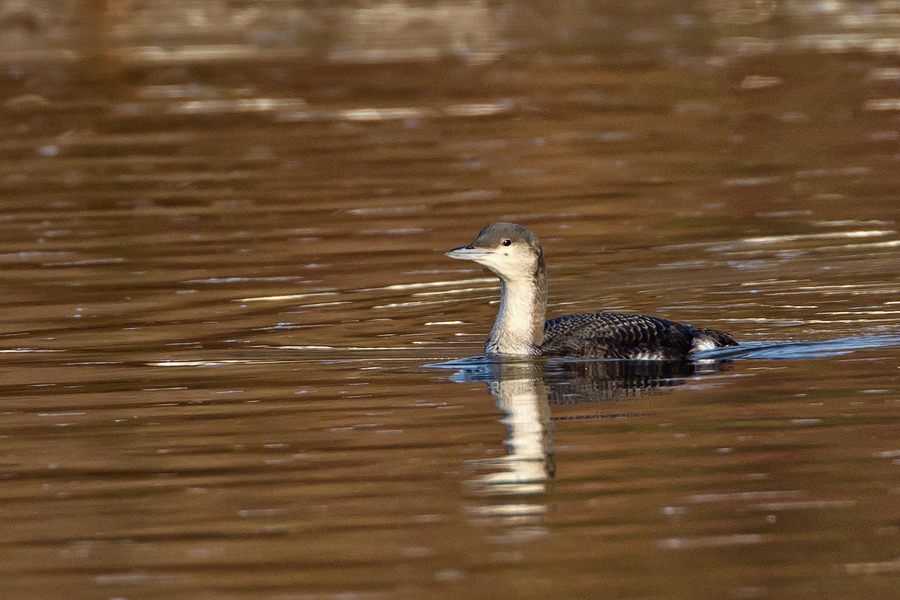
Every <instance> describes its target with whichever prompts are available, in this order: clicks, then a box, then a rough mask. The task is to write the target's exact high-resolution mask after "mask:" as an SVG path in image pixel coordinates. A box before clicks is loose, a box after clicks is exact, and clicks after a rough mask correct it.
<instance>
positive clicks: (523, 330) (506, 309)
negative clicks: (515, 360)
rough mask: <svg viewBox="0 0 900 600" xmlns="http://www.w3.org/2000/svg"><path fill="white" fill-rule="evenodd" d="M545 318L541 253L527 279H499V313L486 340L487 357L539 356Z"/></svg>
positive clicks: (544, 288) (545, 295) (543, 269)
mask: <svg viewBox="0 0 900 600" xmlns="http://www.w3.org/2000/svg"><path fill="white" fill-rule="evenodd" d="M546 316H547V268H546V266H545V265H544V256H543V253H541V255H540V256H539V258H538V266H537V268H536V269H535V272H534V273H533V275H532V276H531V277H523V278H516V279H506V278H503V277H501V278H500V311H499V312H498V313H497V319H496V320H495V321H494V326H493V327H492V328H491V333H490V335H489V336H488V341H487V344H486V345H485V348H484V350H485V352H486V353H487V354H530V355H537V354H540V353H541V350H540V348H541V344H542V343H543V341H544V320H545V318H546Z"/></svg>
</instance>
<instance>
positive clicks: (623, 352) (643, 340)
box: [541, 313, 734, 359]
mask: <svg viewBox="0 0 900 600" xmlns="http://www.w3.org/2000/svg"><path fill="white" fill-rule="evenodd" d="M712 334H716V336H720V338H719V339H715V336H714V335H712ZM695 338H702V339H709V340H710V341H711V342H712V343H713V344H714V345H717V346H719V345H730V344H733V343H734V341H733V340H731V337H730V336H728V334H724V333H720V332H717V331H712V330H709V331H707V330H701V329H694V328H693V327H691V326H690V325H681V324H679V323H673V322H672V321H666V320H665V319H659V318H656V317H648V316H644V315H619V314H614V313H586V314H579V315H569V316H565V317H558V318H556V319H551V320H549V321H546V322H545V323H544V343H543V344H542V345H541V354H544V355H557V356H575V357H580V358H643V359H681V358H685V357H686V356H687V355H688V354H689V353H690V352H691V350H693V349H694V340H695ZM729 342H730V343H729Z"/></svg>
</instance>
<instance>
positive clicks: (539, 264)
mask: <svg viewBox="0 0 900 600" xmlns="http://www.w3.org/2000/svg"><path fill="white" fill-rule="evenodd" d="M446 255H447V256H449V257H450V258H456V259H459V260H471V261H473V262H476V263H478V264H480V265H483V266H485V267H487V268H488V269H490V270H491V271H492V272H493V273H494V274H495V275H497V277H499V278H500V310H499V311H498V313H497V319H496V320H495V321H494V326H493V327H492V328H491V332H490V334H489V335H488V339H487V343H486V344H485V347H484V351H485V354H512V355H530V356H573V357H579V358H631V359H643V360H648V359H649V360H673V359H685V358H687V357H688V356H689V355H690V354H691V353H692V352H694V351H697V350H707V349H710V348H718V347H721V346H735V345H737V342H735V341H734V339H733V338H732V337H731V335H730V334H727V333H723V332H721V331H715V330H713V329H700V328H695V327H691V326H690V325H683V324H681V323H675V322H672V321H667V320H665V319H660V318H658V317H649V316H645V315H622V314H615V313H585V314H578V315H568V316H565V317H557V318H555V319H550V320H549V321H547V320H545V317H546V315H547V266H546V264H545V262H544V250H543V248H542V247H541V242H540V240H538V238H537V236H536V235H534V234H533V233H532V232H531V231H529V230H528V229H526V228H525V227H522V226H521V225H516V224H514V223H494V224H492V225H488V226H487V227H485V228H484V229H482V230H481V233H479V234H478V237H477V238H475V241H474V242H472V243H471V244H469V245H468V246H461V247H459V248H454V249H453V250H450V251H449V252H447V253H446Z"/></svg>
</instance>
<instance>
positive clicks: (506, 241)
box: [500, 240, 512, 246]
mask: <svg viewBox="0 0 900 600" xmlns="http://www.w3.org/2000/svg"><path fill="white" fill-rule="evenodd" d="M500 243H501V244H502V245H504V246H509V245H510V244H512V240H503V241H502V242H500Z"/></svg>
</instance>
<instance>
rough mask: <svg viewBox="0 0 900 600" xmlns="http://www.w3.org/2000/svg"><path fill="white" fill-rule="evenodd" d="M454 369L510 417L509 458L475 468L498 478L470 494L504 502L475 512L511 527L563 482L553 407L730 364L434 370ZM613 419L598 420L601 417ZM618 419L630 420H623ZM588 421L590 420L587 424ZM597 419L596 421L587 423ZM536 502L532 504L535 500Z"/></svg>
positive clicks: (678, 380) (482, 479)
mask: <svg viewBox="0 0 900 600" xmlns="http://www.w3.org/2000/svg"><path fill="white" fill-rule="evenodd" d="M432 366H435V367H440V368H455V369H457V371H456V373H454V374H453V376H452V377H451V379H452V380H454V381H457V382H472V381H483V382H485V383H486V384H487V387H488V391H489V392H490V394H491V395H492V396H493V397H494V398H495V399H496V405H497V408H499V409H500V410H501V411H503V413H504V416H503V418H502V419H501V420H500V422H501V423H503V424H504V425H505V426H506V427H507V429H508V431H509V433H508V436H507V438H506V441H505V442H504V443H505V445H506V447H507V449H508V452H509V453H508V455H506V456H503V457H500V458H488V459H480V460H476V461H472V462H471V463H470V464H473V465H477V466H478V467H482V468H486V469H489V470H490V471H491V472H490V473H488V474H485V475H479V476H478V477H476V478H474V479H472V480H471V481H469V482H468V483H469V488H470V491H471V492H472V493H474V494H478V495H483V496H494V497H497V496H500V497H503V498H504V501H503V502H501V503H498V504H493V505H490V506H479V507H475V508H473V509H472V510H473V511H474V512H475V513H477V514H478V515H479V516H481V517H485V518H498V519H501V520H502V521H503V522H506V523H508V524H513V523H515V524H519V525H523V524H533V523H535V522H538V521H539V520H540V517H541V515H542V514H543V513H544V512H545V511H546V506H544V505H543V504H542V503H541V502H540V500H539V498H538V497H537V496H539V495H541V494H543V493H544V492H545V491H546V490H547V486H548V484H549V482H550V480H551V479H552V478H553V477H554V476H555V475H556V463H555V461H554V453H555V446H554V441H553V440H554V432H555V429H554V424H553V417H552V415H551V406H553V405H557V406H558V405H571V404H580V403H591V402H612V401H618V400H627V399H629V398H635V397H640V396H647V395H652V394H656V393H659V392H660V391H661V389H663V388H668V387H673V386H677V385H681V384H682V383H684V382H685V381H686V380H687V379H688V378H691V377H695V376H698V375H705V374H713V373H717V372H719V371H722V370H724V369H726V368H728V366H729V363H727V362H724V361H702V362H691V361H635V360H621V361H565V360H550V361H546V360H535V359H530V358H513V357H498V356H491V357H476V358H471V359H465V360H461V361H452V362H449V363H441V364H439V365H432ZM603 416H608V415H597V417H598V418H600V417H603ZM615 416H627V414H626V415H623V414H622V413H618V414H616V415H615ZM581 418H584V417H581ZM586 418H590V417H586ZM529 497H530V498H529Z"/></svg>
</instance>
